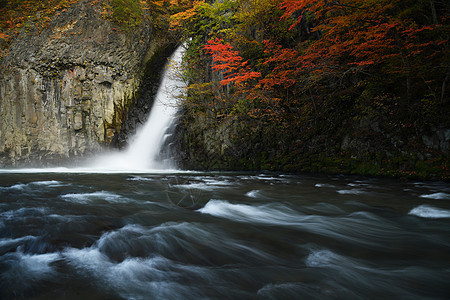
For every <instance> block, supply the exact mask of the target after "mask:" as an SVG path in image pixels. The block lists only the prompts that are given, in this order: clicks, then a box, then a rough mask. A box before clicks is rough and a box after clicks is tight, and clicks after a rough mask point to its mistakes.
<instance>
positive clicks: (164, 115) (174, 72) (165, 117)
mask: <svg viewBox="0 0 450 300" xmlns="http://www.w3.org/2000/svg"><path fill="white" fill-rule="evenodd" d="M184 50H185V49H184V46H183V45H181V46H179V47H178V49H177V50H176V51H175V52H174V53H173V54H172V56H171V57H170V59H169V61H168V63H167V65H166V67H165V71H164V74H163V76H162V81H161V84H160V86H159V89H158V92H157V94H156V97H155V100H154V103H153V107H152V109H151V111H150V115H149V116H148V119H147V121H146V123H145V124H144V125H143V126H142V127H140V128H139V129H138V130H137V131H136V134H135V135H134V136H133V137H131V138H130V141H129V144H128V146H127V148H126V149H125V150H124V151H121V152H117V153H109V154H106V155H103V156H100V157H97V158H95V161H94V162H93V164H92V165H91V166H89V167H91V168H94V169H102V170H111V171H146V170H170V169H175V168H176V166H175V163H174V162H173V159H172V158H170V157H163V156H161V155H160V154H161V150H162V148H163V146H164V144H165V141H166V138H167V135H168V134H167V133H168V132H170V128H171V127H172V126H174V125H175V119H176V114H177V111H178V105H177V100H178V99H180V97H181V96H183V95H184V92H185V90H184V86H185V84H184V82H183V81H182V80H181V76H179V75H180V74H179V73H180V70H181V61H182V58H183V54H184Z"/></svg>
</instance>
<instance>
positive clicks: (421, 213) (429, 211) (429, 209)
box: [409, 204, 450, 219]
mask: <svg viewBox="0 0 450 300" xmlns="http://www.w3.org/2000/svg"><path fill="white" fill-rule="evenodd" d="M409 214H410V215H413V216H417V217H421V218H429V219H443V218H450V210H446V209H441V208H437V207H433V206H430V205H425V204H424V205H419V206H417V207H415V208H413V209H411V211H410V212H409Z"/></svg>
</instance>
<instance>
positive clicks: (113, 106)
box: [0, 0, 157, 166]
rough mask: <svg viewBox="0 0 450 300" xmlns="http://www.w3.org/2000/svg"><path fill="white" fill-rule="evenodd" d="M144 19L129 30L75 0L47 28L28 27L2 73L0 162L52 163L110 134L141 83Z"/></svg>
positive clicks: (147, 40) (147, 45)
mask: <svg viewBox="0 0 450 300" xmlns="http://www.w3.org/2000/svg"><path fill="white" fill-rule="evenodd" d="M151 31H152V30H151V24H150V21H149V18H146V17H145V16H144V17H143V21H142V22H141V23H140V24H139V25H138V26H137V27H134V28H133V29H132V30H123V29H120V28H119V27H118V26H117V25H114V23H112V22H111V21H109V20H107V19H105V18H103V17H102V15H101V6H98V5H97V6H96V5H92V1H83V0H82V1H79V2H78V3H76V4H74V5H73V6H71V7H70V8H68V9H67V10H63V11H61V12H59V13H57V14H56V15H55V16H54V17H53V18H52V21H51V22H50V23H49V26H48V28H46V29H44V30H42V31H41V32H39V31H38V29H37V26H36V28H35V27H34V26H28V27H24V28H23V29H22V32H20V33H19V35H18V36H17V37H16V38H15V39H14V40H13V42H12V44H11V46H10V49H9V53H8V55H6V56H5V57H4V59H3V60H2V62H1V72H0V166H20V165H24V164H27V165H29V164H30V163H39V164H41V165H42V164H52V163H59V162H60V161H61V160H65V161H67V160H68V159H74V158H76V157H79V156H85V155H88V154H89V153H92V152H95V151H98V150H100V149H101V148H102V147H103V146H105V145H108V144H110V143H111V141H112V140H113V139H114V136H115V135H117V134H118V133H119V131H120V128H121V127H122V124H121V123H122V120H123V119H124V118H125V114H126V112H127V110H128V107H129V106H130V103H131V101H132V99H133V97H134V96H135V93H136V91H137V90H138V87H139V85H140V83H141V78H142V74H143V71H144V65H145V60H146V59H149V57H151V53H150V54H149V53H148V52H149V50H150V51H155V49H156V48H157V47H155V45H154V44H153V45H152V43H154V41H152V37H151Z"/></svg>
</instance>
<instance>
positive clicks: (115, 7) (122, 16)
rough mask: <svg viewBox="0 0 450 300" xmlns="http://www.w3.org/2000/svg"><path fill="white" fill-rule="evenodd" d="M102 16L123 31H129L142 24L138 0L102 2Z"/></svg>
mask: <svg viewBox="0 0 450 300" xmlns="http://www.w3.org/2000/svg"><path fill="white" fill-rule="evenodd" d="M102 15H103V17H104V18H106V19H110V20H112V21H113V22H114V23H116V24H117V25H119V26H120V28H121V29H123V30H131V29H133V28H134V27H137V26H139V25H140V24H141V23H142V17H143V13H142V8H141V4H140V1H139V0H110V1H109V2H108V1H107V2H103V12H102Z"/></svg>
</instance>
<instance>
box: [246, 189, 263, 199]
mask: <svg viewBox="0 0 450 300" xmlns="http://www.w3.org/2000/svg"><path fill="white" fill-rule="evenodd" d="M260 194H261V191H260V190H252V191H250V192H247V193H246V194H245V196H247V197H250V198H258V197H259V196H260Z"/></svg>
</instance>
